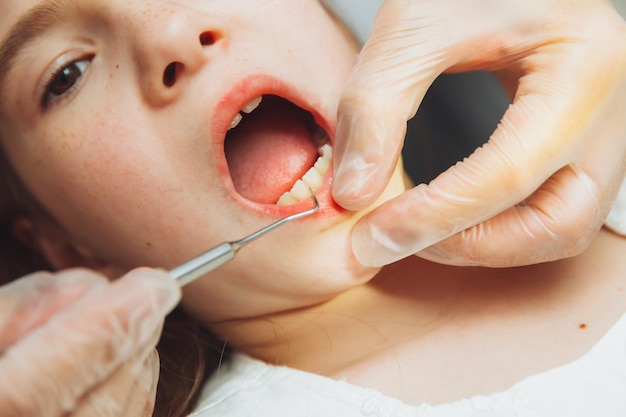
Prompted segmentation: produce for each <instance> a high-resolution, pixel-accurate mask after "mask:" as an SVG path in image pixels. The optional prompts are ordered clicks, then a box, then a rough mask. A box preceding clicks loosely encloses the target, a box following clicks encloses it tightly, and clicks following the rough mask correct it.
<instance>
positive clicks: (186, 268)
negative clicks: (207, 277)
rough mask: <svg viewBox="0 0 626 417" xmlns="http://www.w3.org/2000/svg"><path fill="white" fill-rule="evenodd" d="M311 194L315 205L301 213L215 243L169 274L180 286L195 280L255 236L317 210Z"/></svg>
mask: <svg viewBox="0 0 626 417" xmlns="http://www.w3.org/2000/svg"><path fill="white" fill-rule="evenodd" d="M311 196H312V197H313V201H314V202H315V207H313V208H311V209H309V210H307V211H303V212H302V213H297V214H292V215H291V216H287V217H285V218H283V219H280V220H278V221H276V222H274V223H272V224H270V225H269V226H267V227H264V228H263V229H261V230H259V231H257V232H255V233H252V234H251V235H249V236H247V237H244V238H243V239H240V240H237V241H234V242H224V243H222V244H220V245H217V246H215V247H214V248H212V249H209V250H208V251H206V252H204V253H203V254H202V255H200V256H197V257H195V258H193V259H191V260H189V261H187V262H185V263H184V264H182V265H180V266H177V267H176V268H174V269H172V270H170V271H169V273H170V275H171V276H172V278H174V279H175V280H176V281H177V282H178V285H179V286H181V287H182V286H184V285H187V284H189V283H190V282H192V281H195V280H196V279H198V278H200V277H201V276H202V275H204V274H206V273H207V272H210V271H212V270H214V269H216V268H218V267H220V266H222V265H223V264H225V263H226V262H228V261H230V260H231V259H233V258H234V257H235V254H236V253H237V251H238V250H239V249H241V248H243V247H244V246H246V245H247V244H248V243H250V242H252V241H253V240H256V239H257V238H259V237H261V236H263V235H265V234H267V233H268V232H271V231H272V230H274V229H276V228H277V227H278V226H281V225H283V224H285V223H287V222H290V221H292V220H297V219H301V218H303V217H306V216H310V215H311V214H313V213H315V212H317V211H318V210H319V208H320V204H319V202H318V201H317V197H315V194H313V192H311Z"/></svg>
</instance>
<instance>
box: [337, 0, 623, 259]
mask: <svg viewBox="0 0 626 417" xmlns="http://www.w3.org/2000/svg"><path fill="white" fill-rule="evenodd" d="M472 70H488V71H493V72H494V73H496V74H497V75H498V76H499V77H500V80H501V81H502V82H503V85H504V86H505V88H506V90H507V91H508V93H509V94H510V96H511V98H512V99H513V104H512V105H511V106H510V108H509V109H508V111H507V112H506V114H505V115H504V117H503V119H502V121H501V123H500V125H499V126H498V127H497V129H496V130H495V132H494V134H493V136H492V137H491V138H490V140H489V142H488V143H487V144H486V145H485V146H483V147H482V148H481V149H478V150H477V151H476V152H475V153H474V154H473V155H471V156H470V157H469V158H468V159H467V160H465V161H463V162H462V163H460V164H457V165H456V166H454V167H452V168H451V169H449V170H448V171H447V172H445V173H443V174H442V175H440V176H439V177H438V178H436V179H435V180H434V181H433V182H432V183H431V184H429V185H419V186H418V187H416V188H414V189H412V190H410V191H408V192H406V193H404V194H403V195H401V196H399V197H398V198H396V199H394V200H392V201H390V202H388V203H387V204H384V205H383V206H381V207H380V208H378V209H376V210H375V211H374V212H373V213H371V214H370V215H368V216H367V217H365V218H364V219H363V220H362V221H361V222H360V223H359V224H358V225H357V226H356V228H355V230H354V232H353V244H354V252H355V255H356V256H357V258H358V259H359V260H360V261H361V262H362V263H363V264H366V265H372V266H379V265H383V264H387V263H390V262H392V261H395V260H398V259H400V258H403V257H406V256H408V255H409V254H413V253H417V252H420V251H421V253H419V255H420V256H423V257H426V258H429V259H432V260H436V261H439V262H443V263H448V264H465V265H467V264H477V265H485V266H511V265H522V264H529V263H535V262H539V261H549V260H554V259H558V258H562V257H567V256H572V255H575V254H577V253H579V252H581V251H582V250H583V249H585V248H586V247H587V246H588V244H589V243H590V242H591V240H592V239H593V238H594V237H595V235H596V233H597V231H598V230H599V229H600V227H601V225H602V222H603V220H604V219H605V217H606V216H607V213H608V211H609V209H610V206H611V203H612V201H613V199H614V197H615V194H616V192H617V190H618V188H619V186H620V184H621V182H622V179H623V177H624V157H625V155H626V24H625V23H624V21H623V20H622V19H621V17H620V16H619V15H618V14H617V12H616V11H615V10H614V9H613V7H612V6H611V3H610V2H609V1H608V0H581V1H576V2H572V1H571V0H550V1H546V0H386V1H385V2H384V3H383V6H382V7H381V9H380V11H379V14H378V16H377V18H376V22H375V25H374V29H373V32H372V35H371V37H370V39H369V41H368V42H367V43H366V45H365V46H364V49H363V51H362V53H361V54H360V56H359V61H358V64H357V66H356V68H355V70H354V72H353V74H352V76H351V78H350V80H349V83H348V86H347V89H346V91H345V95H344V97H343V98H342V101H341V103H340V107H339V113H338V117H339V121H338V128H337V139H336V145H335V148H336V149H335V169H336V171H335V184H334V187H333V195H334V198H335V199H336V201H337V202H338V203H339V204H341V205H342V206H343V207H345V208H347V209H351V210H355V209H361V208H364V207H366V206H368V205H369V204H371V203H372V202H373V201H374V200H375V199H376V198H377V197H378V196H379V195H380V193H381V192H382V190H383V189H384V187H385V186H386V184H387V182H388V180H389V177H390V175H391V173H392V171H393V168H394V166H395V164H396V162H397V160H398V156H399V154H400V150H401V147H402V139H403V137H404V134H405V129H406V121H407V120H408V119H409V118H411V117H412V116H413V115H414V114H415V112H416V111H417V108H418V106H419V104H420V102H421V100H422V99H423V97H424V95H425V93H426V90H427V89H428V87H429V86H430V84H431V83H432V82H433V81H434V79H435V78H436V77H437V76H438V75H439V74H440V73H442V72H444V71H450V72H461V71H472ZM433 244H436V245H434V246H431V245H433ZM426 248H428V249H426ZM425 249H426V250H425Z"/></svg>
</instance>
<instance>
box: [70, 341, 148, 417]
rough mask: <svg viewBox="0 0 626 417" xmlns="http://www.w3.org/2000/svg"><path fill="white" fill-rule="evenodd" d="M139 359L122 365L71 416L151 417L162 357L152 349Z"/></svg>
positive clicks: (82, 400) (89, 393)
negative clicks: (160, 358)
mask: <svg viewBox="0 0 626 417" xmlns="http://www.w3.org/2000/svg"><path fill="white" fill-rule="evenodd" d="M138 359H139V360H132V361H130V362H128V363H125V364H123V365H122V366H121V367H120V368H119V369H118V370H116V371H115V372H114V373H113V374H112V375H111V377H110V378H109V379H107V380H106V381H105V382H103V383H101V384H100V385H98V386H97V387H96V388H95V389H93V390H92V391H90V392H88V393H87V394H86V395H85V396H84V397H83V398H82V399H81V400H80V402H79V404H78V407H77V408H76V409H75V410H74V412H72V414H71V416H72V417H126V416H133V417H141V416H146V417H147V416H151V415H152V412H153V410H154V400H155V396H156V388H157V382H158V379H159V357H158V354H157V353H156V351H155V350H154V349H152V350H151V352H150V353H149V354H148V356H147V357H145V358H143V359H142V358H138ZM138 365H139V366H138Z"/></svg>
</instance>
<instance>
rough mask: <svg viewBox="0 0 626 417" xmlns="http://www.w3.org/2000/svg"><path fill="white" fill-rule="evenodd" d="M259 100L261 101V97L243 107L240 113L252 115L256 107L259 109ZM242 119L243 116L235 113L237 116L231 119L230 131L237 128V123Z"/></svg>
mask: <svg viewBox="0 0 626 417" xmlns="http://www.w3.org/2000/svg"><path fill="white" fill-rule="evenodd" d="M261 100H263V97H257V98H255V99H252V100H251V101H250V102H249V103H248V104H246V105H245V106H243V108H242V109H241V111H242V112H243V113H246V114H247V113H252V112H253V111H255V110H256V109H257V107H259V105H260V104H261ZM242 119H243V116H242V115H241V113H237V115H236V116H235V117H234V118H233V121H232V122H231V123H230V129H234V128H236V127H237V126H239V123H241V120H242Z"/></svg>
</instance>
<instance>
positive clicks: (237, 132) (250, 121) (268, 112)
mask: <svg viewBox="0 0 626 417" xmlns="http://www.w3.org/2000/svg"><path fill="white" fill-rule="evenodd" d="M224 151H225V154H226V161H227V163H228V169H229V171H230V176H231V178H232V181H233V184H234V186H235V190H236V191H237V192H238V193H239V194H240V195H241V196H243V197H244V198H246V199H248V200H250V201H254V202H257V203H262V204H278V205H292V204H296V203H298V202H299V201H301V200H304V199H307V198H310V196H311V193H310V190H311V191H313V192H316V191H318V190H319V189H320V188H321V186H322V184H323V178H324V177H325V175H326V173H327V172H328V169H329V167H330V164H331V161H332V148H331V145H330V140H329V138H328V135H327V134H326V132H325V131H324V130H323V129H322V128H321V127H320V126H319V125H317V123H315V121H314V119H313V116H312V115H311V113H309V112H308V111H306V110H304V109H302V108H300V107H298V106H296V105H295V104H293V103H291V102H290V101H288V100H286V99H283V98H280V97H278V96H274V95H265V96H263V97H258V98H256V99H254V100H252V101H251V102H250V103H248V104H247V105H246V106H244V107H243V108H242V109H241V112H240V113H239V114H238V115H237V116H236V117H235V118H234V119H233V122H232V124H231V127H230V130H229V131H228V133H227V134H226V141H225V143H224Z"/></svg>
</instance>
